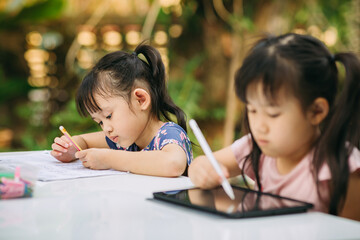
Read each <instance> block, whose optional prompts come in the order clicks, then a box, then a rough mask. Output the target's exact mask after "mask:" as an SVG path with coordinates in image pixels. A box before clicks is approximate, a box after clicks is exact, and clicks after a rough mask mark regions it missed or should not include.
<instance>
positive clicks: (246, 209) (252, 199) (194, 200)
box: [154, 187, 312, 218]
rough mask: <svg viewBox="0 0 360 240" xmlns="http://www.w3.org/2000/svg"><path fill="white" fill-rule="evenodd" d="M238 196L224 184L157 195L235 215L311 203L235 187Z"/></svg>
mask: <svg viewBox="0 0 360 240" xmlns="http://www.w3.org/2000/svg"><path fill="white" fill-rule="evenodd" d="M233 190H234V194H235V200H231V199H230V198H229V197H228V196H227V195H226V193H225V192H224V190H223V188H221V187H218V188H215V189H211V190H203V189H198V188H194V189H185V190H178V191H168V192H157V193H154V198H155V199H159V200H164V201H168V202H172V203H176V204H180V205H183V206H187V207H191V208H195V209H199V210H204V211H208V212H212V213H217V214H221V215H224V216H228V217H233V218H242V217H256V216H267V215H279V214H289V213H298V212H305V211H307V210H308V209H309V208H312V204H310V203H306V202H302V201H297V200H294V199H290V198H285V197H281V196H278V195H272V194H268V193H261V192H257V191H253V190H248V189H245V188H238V187H233Z"/></svg>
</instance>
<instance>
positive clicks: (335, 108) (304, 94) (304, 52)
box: [235, 33, 360, 215]
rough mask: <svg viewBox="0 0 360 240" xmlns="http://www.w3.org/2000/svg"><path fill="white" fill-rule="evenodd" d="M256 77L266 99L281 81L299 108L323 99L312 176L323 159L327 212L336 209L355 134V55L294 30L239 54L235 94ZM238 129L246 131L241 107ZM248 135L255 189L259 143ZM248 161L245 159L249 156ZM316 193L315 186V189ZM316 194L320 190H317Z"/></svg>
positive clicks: (358, 105) (359, 132) (358, 69)
mask: <svg viewBox="0 0 360 240" xmlns="http://www.w3.org/2000/svg"><path fill="white" fill-rule="evenodd" d="M336 61H339V62H341V63H342V64H343V65H344V67H345V71H346V77H345V82H344V86H343V89H342V91H341V94H340V95H339V96H338V97H337V92H338V85H340V84H339V80H338V78H339V77H338V70H337V66H336ZM254 82H261V83H262V84H263V91H264V94H265V95H266V97H267V98H268V99H269V100H276V94H277V92H278V91H279V89H280V88H281V87H286V90H287V91H290V92H291V93H293V94H294V96H295V97H296V98H297V99H298V100H299V101H300V104H301V107H302V110H303V111H304V112H305V111H306V110H307V109H308V108H309V107H310V106H311V104H312V103H313V102H314V100H315V99H316V98H319V97H322V98H325V99H326V100H327V101H328V104H329V108H330V109H329V114H328V115H327V117H326V118H325V119H324V121H323V122H322V123H321V125H320V128H321V133H322V134H321V135H320V137H319V138H318V139H317V141H316V142H315V143H314V144H315V145H314V147H315V151H314V157H313V161H312V169H311V170H312V171H313V176H314V180H315V182H316V184H317V189H318V188H319V187H318V186H319V181H318V173H319V170H320V168H321V167H322V166H323V164H324V163H327V164H328V166H329V168H330V172H331V183H330V205H329V213H331V214H335V215H337V214H338V213H339V211H340V210H341V209H342V207H343V204H344V200H345V197H346V193H347V186H348V179H349V175H350V170H349V164H348V158H349V156H350V154H351V152H352V150H353V148H354V147H359V141H360V140H359V139H360V124H359V119H360V61H359V59H358V58H357V57H356V56H355V55H354V54H352V53H338V54H335V55H333V54H331V52H330V51H329V50H328V49H327V47H326V46H325V45H324V44H323V43H322V42H321V41H319V40H318V39H316V38H314V37H311V36H308V35H299V34H294V33H288V34H284V35H281V36H278V37H273V36H269V37H265V38H263V39H262V40H260V41H259V42H258V43H257V44H256V45H255V46H254V47H253V49H252V50H251V52H250V54H249V55H248V56H247V57H246V58H245V59H244V62H243V65H242V66H241V68H240V69H239V70H238V71H237V73H236V76H235V88H236V94H237V96H238V97H239V98H240V99H241V100H242V101H243V102H244V103H246V102H247V98H246V92H247V88H248V86H249V85H250V84H252V83H254ZM243 123H244V129H245V131H246V132H247V133H251V129H250V125H249V120H248V116H247V110H246V109H245V114H244V121H243ZM251 138H252V151H251V152H250V154H249V155H248V156H246V158H245V161H244V165H243V166H242V172H243V173H244V169H245V166H248V165H246V164H250V165H251V166H252V167H253V169H254V172H255V177H256V181H257V185H258V188H259V190H261V182H260V177H259V159H260V156H261V154H262V152H261V149H260V148H259V146H258V145H257V144H256V142H255V141H254V139H253V137H251ZM249 161H250V162H249ZM318 194H319V196H320V193H319V189H318ZM320 199H321V196H320Z"/></svg>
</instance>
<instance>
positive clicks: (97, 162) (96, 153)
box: [75, 148, 112, 170]
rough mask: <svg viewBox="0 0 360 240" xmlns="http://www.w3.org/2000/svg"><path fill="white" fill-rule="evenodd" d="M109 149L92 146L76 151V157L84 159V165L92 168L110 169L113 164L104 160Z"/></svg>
mask: <svg viewBox="0 0 360 240" xmlns="http://www.w3.org/2000/svg"><path fill="white" fill-rule="evenodd" d="M109 151H112V150H109V149H100V148H90V149H86V150H82V151H79V152H77V153H75V157H76V158H79V159H80V160H81V161H82V164H83V165H84V167H87V168H90V169H97V170H104V169H110V168H111V166H110V165H109V164H107V162H106V161H105V160H104V159H106V158H104V155H105V154H106V153H108V152H109Z"/></svg>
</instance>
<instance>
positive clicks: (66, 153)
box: [51, 126, 81, 162]
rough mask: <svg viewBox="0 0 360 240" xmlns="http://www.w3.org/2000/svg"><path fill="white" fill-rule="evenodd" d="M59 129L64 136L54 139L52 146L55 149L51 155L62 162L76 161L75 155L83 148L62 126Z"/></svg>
mask: <svg viewBox="0 0 360 240" xmlns="http://www.w3.org/2000/svg"><path fill="white" fill-rule="evenodd" d="M59 129H60V131H61V132H62V133H63V134H64V135H63V136H61V137H56V138H55V139H54V143H53V144H52V145H51V147H52V149H53V150H52V151H51V155H52V156H53V157H55V158H56V159H57V160H59V161H61V162H71V161H74V160H75V159H76V157H75V153H76V152H77V151H80V150H81V148H80V146H79V145H78V144H77V143H76V142H75V141H74V139H73V138H72V137H71V135H70V134H69V133H68V132H67V131H66V129H65V128H64V127H63V126H60V127H59Z"/></svg>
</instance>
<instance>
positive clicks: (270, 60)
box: [235, 48, 299, 104]
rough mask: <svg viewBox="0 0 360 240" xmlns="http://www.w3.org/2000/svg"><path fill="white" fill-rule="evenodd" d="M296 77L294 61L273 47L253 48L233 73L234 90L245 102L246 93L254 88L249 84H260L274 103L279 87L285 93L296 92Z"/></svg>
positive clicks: (297, 76)
mask: <svg viewBox="0 0 360 240" xmlns="http://www.w3.org/2000/svg"><path fill="white" fill-rule="evenodd" d="M259 59H260V61H259ZM298 79H299V73H298V71H297V70H296V67H295V63H294V62H291V61H290V60H288V59H285V58H283V57H281V56H280V55H279V54H276V53H275V52H274V49H273V48H267V49H264V48H263V49H259V50H257V51H256V49H255V51H254V52H253V53H252V54H251V56H249V57H248V58H247V59H246V60H245V61H244V63H243V65H242V67H241V68H240V69H239V70H238V71H237V73H236V75H235V90H236V94H237V96H238V97H239V98H240V99H241V101H243V102H244V103H247V102H248V101H247V94H249V91H253V89H255V88H253V87H250V85H252V86H253V85H257V84H262V86H263V93H264V95H265V97H266V98H267V100H268V101H269V102H270V103H274V104H276V102H277V94H278V92H279V90H280V89H281V88H285V90H286V91H285V92H286V93H289V92H290V93H292V94H295V93H296V92H297V90H296V88H297V82H298Z"/></svg>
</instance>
